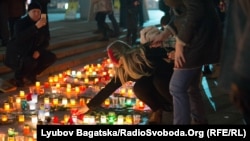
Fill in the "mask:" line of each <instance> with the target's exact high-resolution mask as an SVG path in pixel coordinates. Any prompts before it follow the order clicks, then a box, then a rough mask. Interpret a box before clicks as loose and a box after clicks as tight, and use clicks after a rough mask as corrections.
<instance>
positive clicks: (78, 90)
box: [75, 86, 80, 94]
mask: <svg viewBox="0 0 250 141" xmlns="http://www.w3.org/2000/svg"><path fill="white" fill-rule="evenodd" d="M75 92H76V93H77V94H79V93H80V88H79V87H78V86H76V87H75Z"/></svg>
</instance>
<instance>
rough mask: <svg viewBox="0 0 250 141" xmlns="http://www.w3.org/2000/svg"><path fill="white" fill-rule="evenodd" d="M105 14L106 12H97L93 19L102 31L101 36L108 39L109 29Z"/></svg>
mask: <svg viewBox="0 0 250 141" xmlns="http://www.w3.org/2000/svg"><path fill="white" fill-rule="evenodd" d="M106 15H107V12H97V13H96V17H95V20H96V22H97V27H98V29H100V30H101V31H102V34H103V38H105V39H108V38H109V36H108V31H109V30H110V29H109V26H108V24H107V23H106V22H105V20H106Z"/></svg>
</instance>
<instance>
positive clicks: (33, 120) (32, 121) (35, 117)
mask: <svg viewBox="0 0 250 141" xmlns="http://www.w3.org/2000/svg"><path fill="white" fill-rule="evenodd" d="M37 121H38V119H37V115H32V116H31V123H32V124H33V125H36V124H37Z"/></svg>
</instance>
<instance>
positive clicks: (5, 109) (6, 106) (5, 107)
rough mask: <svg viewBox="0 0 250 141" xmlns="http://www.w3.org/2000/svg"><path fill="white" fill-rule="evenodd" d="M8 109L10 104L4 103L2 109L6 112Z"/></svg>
mask: <svg viewBox="0 0 250 141" xmlns="http://www.w3.org/2000/svg"><path fill="white" fill-rule="evenodd" d="M9 110H10V104H9V103H7V102H6V103H4V111H6V112H8V111H9Z"/></svg>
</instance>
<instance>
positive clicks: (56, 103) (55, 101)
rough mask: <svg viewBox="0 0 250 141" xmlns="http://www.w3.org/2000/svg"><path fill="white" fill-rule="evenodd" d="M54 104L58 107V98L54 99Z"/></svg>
mask: <svg viewBox="0 0 250 141" xmlns="http://www.w3.org/2000/svg"><path fill="white" fill-rule="evenodd" d="M53 104H54V105H55V106H57V105H58V98H54V99H53Z"/></svg>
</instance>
